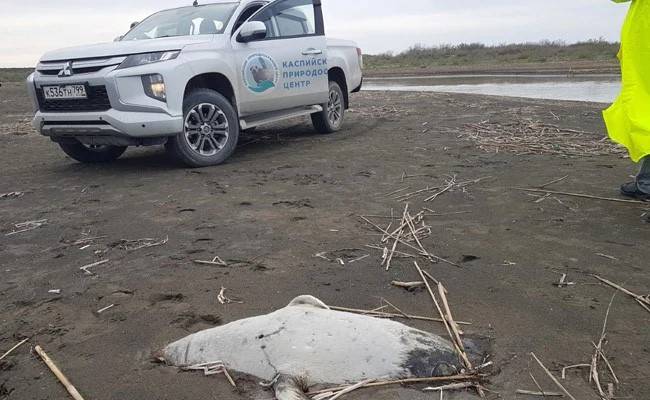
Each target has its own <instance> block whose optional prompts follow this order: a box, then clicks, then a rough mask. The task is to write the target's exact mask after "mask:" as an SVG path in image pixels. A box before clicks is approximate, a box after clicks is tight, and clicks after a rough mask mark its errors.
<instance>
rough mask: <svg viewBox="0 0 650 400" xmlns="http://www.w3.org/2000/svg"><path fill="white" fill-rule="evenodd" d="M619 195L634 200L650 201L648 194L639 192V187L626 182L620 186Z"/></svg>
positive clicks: (633, 183)
mask: <svg viewBox="0 0 650 400" xmlns="http://www.w3.org/2000/svg"><path fill="white" fill-rule="evenodd" d="M621 194H622V195H623V196H626V197H632V198H634V199H639V200H643V201H649V200H650V194H647V193H644V192H642V191H640V190H639V187H638V186H637V184H636V181H635V182H628V183H626V184H624V185H622V186H621Z"/></svg>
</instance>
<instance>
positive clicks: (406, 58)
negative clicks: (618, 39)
mask: <svg viewBox="0 0 650 400" xmlns="http://www.w3.org/2000/svg"><path fill="white" fill-rule="evenodd" d="M618 49H619V44H618V43H610V42H607V41H604V40H600V39H599V40H590V41H587V42H579V43H574V44H566V43H564V42H559V41H556V42H551V41H543V42H539V43H514V44H502V45H496V46H489V45H485V44H482V43H461V44H458V45H440V46H435V47H426V46H423V45H421V44H417V45H415V46H412V47H411V48H409V49H408V50H406V51H404V52H401V53H398V54H393V53H391V52H389V53H383V54H379V55H369V56H366V58H365V62H366V68H367V69H368V70H370V71H373V70H384V69H402V68H434V67H442V66H447V67H453V66H456V67H458V66H467V65H493V64H499V65H504V66H506V65H520V64H540V63H558V62H586V61H591V62H598V63H615V62H616V54H617V53H618Z"/></svg>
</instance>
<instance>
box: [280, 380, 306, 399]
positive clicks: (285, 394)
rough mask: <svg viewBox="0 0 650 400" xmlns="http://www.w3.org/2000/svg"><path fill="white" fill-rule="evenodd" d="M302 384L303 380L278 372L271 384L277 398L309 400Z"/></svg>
mask: <svg viewBox="0 0 650 400" xmlns="http://www.w3.org/2000/svg"><path fill="white" fill-rule="evenodd" d="M302 386H303V382H301V381H300V380H299V379H297V378H295V377H293V376H290V375H283V374H280V376H278V378H277V379H276V381H275V385H273V389H274V390H275V398H276V399H277V400H309V397H307V395H306V394H305V392H304V390H303V388H302Z"/></svg>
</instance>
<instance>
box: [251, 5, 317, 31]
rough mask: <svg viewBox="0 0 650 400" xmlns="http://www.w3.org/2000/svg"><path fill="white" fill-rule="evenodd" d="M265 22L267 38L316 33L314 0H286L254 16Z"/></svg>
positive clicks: (256, 19)
mask: <svg viewBox="0 0 650 400" xmlns="http://www.w3.org/2000/svg"><path fill="white" fill-rule="evenodd" d="M254 21H261V22H264V24H265V25H266V29H267V35H266V38H267V39H273V38H290V37H300V36H310V35H315V34H316V14H315V10H314V3H313V0H284V1H280V2H278V3H276V4H275V5H273V6H271V7H269V8H267V9H266V10H264V11H263V12H262V13H260V14H259V15H257V16H256V17H255V18H254Z"/></svg>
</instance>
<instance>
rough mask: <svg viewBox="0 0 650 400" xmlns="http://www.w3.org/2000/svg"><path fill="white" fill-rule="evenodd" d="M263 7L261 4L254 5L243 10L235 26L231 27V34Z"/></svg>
mask: <svg viewBox="0 0 650 400" xmlns="http://www.w3.org/2000/svg"><path fill="white" fill-rule="evenodd" d="M263 6H264V5H263V4H254V5H252V6H250V7H248V8H247V9H245V10H244V11H243V12H242V13H241V15H240V16H239V18H237V22H235V25H234V26H233V27H232V32H233V33H235V31H236V30H237V29H239V27H240V26H242V25H244V22H246V21H248V19H249V18H250V17H252V16H253V14H255V13H256V12H257V11H258V10H259V9H260V8H262V7H263Z"/></svg>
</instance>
